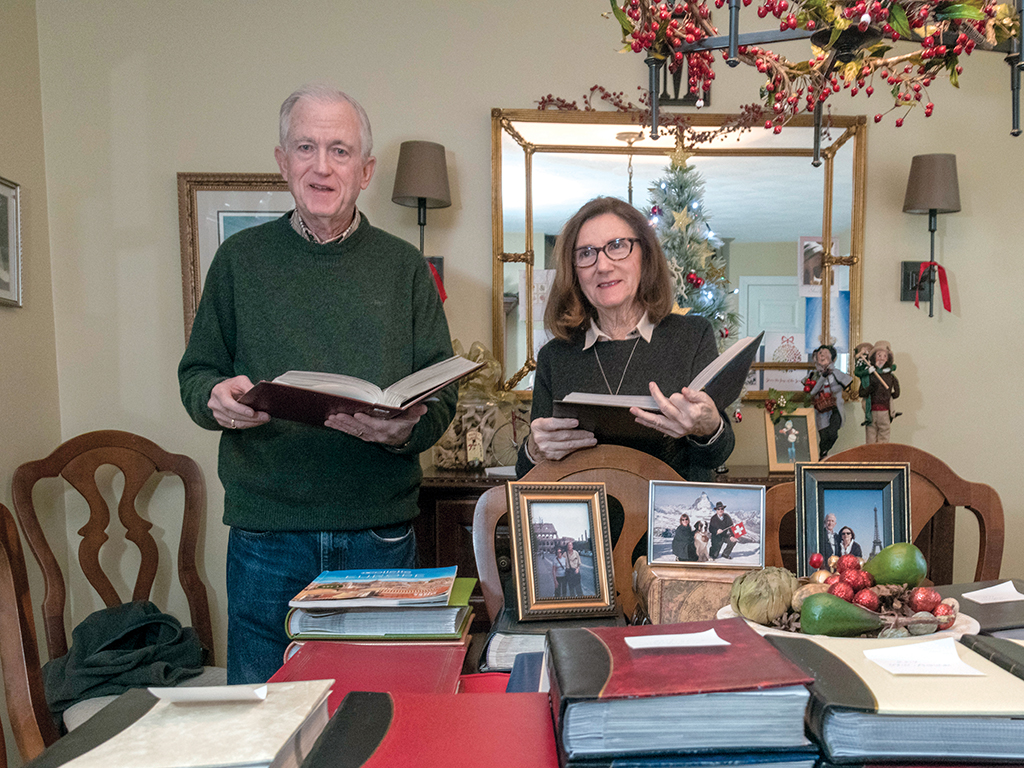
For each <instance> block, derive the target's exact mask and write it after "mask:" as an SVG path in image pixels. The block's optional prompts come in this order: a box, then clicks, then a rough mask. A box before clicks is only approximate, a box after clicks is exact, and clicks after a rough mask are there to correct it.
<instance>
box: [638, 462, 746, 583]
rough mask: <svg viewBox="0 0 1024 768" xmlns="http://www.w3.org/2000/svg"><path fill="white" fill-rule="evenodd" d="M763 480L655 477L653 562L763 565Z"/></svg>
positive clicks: (650, 546)
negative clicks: (741, 481) (742, 482)
mask: <svg viewBox="0 0 1024 768" xmlns="http://www.w3.org/2000/svg"><path fill="white" fill-rule="evenodd" d="M764 498H765V488H764V486H763V485H733V484H731V483H730V484H725V483H688V482H684V481H679V482H670V481H665V480H652V481H651V485H650V494H649V499H650V502H649V507H650V509H649V516H648V522H647V562H648V563H650V564H651V565H678V566H717V567H735V568H748V569H749V568H763V567H764V547H763V546H762V545H761V536H762V534H763V532H764Z"/></svg>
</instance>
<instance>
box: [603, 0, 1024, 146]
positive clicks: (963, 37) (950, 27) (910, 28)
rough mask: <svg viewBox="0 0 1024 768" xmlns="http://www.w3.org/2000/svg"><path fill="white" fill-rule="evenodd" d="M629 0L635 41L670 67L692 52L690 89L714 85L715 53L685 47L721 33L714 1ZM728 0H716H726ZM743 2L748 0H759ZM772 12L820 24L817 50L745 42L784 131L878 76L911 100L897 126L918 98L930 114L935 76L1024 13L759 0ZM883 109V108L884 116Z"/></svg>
mask: <svg viewBox="0 0 1024 768" xmlns="http://www.w3.org/2000/svg"><path fill="white" fill-rule="evenodd" d="M620 1H621V0H610V2H611V6H612V14H613V15H614V17H615V18H616V19H617V20H618V22H619V25H620V26H621V28H622V33H623V41H624V42H625V44H626V49H627V50H632V51H634V52H637V53H644V54H645V55H647V56H652V57H654V58H655V59H658V60H664V61H666V62H668V66H669V69H670V70H671V71H676V70H678V69H679V67H681V66H682V65H683V63H684V62H685V63H686V64H687V71H688V74H689V77H688V81H687V86H688V88H689V90H690V92H691V93H694V94H698V93H699V92H701V91H706V90H708V89H709V88H710V86H711V81H712V80H713V79H714V77H715V73H714V70H713V69H712V64H713V60H714V58H713V55H712V53H711V52H710V51H694V50H692V48H689V49H687V50H685V51H684V50H683V49H684V48H685V47H686V46H691V45H693V44H695V43H700V42H701V41H703V40H706V39H707V38H709V37H712V36H714V35H716V34H717V33H718V30H717V29H716V28H715V27H714V26H713V25H712V24H711V21H710V16H711V12H710V9H709V7H708V5H707V3H705V2H702V1H701V0H685V2H679V3H673V2H651V0H625V2H623V3H622V4H621V5H620ZM725 2H726V0H714V3H715V6H716V7H717V8H722V7H723V6H724V5H725ZM742 2H743V5H746V6H749V5H750V4H751V3H752V0H742ZM769 14H771V15H773V16H775V17H776V18H778V19H779V29H780V30H782V31H785V30H789V29H805V30H809V31H814V32H815V33H816V34H815V36H814V38H813V41H812V51H813V56H812V58H810V59H809V60H807V61H795V62H794V61H789V60H788V59H786V58H784V57H782V56H779V55H778V54H776V53H774V52H773V51H771V50H769V49H767V48H761V47H756V46H740V50H739V60H740V61H741V62H743V63H744V64H748V65H750V66H753V67H756V68H757V70H758V71H759V72H762V73H763V74H765V75H766V76H767V80H766V82H765V83H764V85H763V86H762V87H761V101H762V103H763V106H764V109H765V110H766V111H767V119H766V120H765V121H764V122H765V127H766V128H769V129H773V130H775V132H779V131H781V129H782V126H783V125H784V124H785V123H786V122H787V121H788V120H789V119H791V118H792V117H793V116H795V115H797V114H799V113H800V112H802V111H807V112H813V111H814V109H815V107H816V105H817V104H821V103H824V102H826V101H827V100H828V99H829V98H830V97H832V96H834V95H836V94H838V93H841V92H842V91H847V92H848V93H849V94H850V95H851V96H856V95H857V94H858V93H860V92H861V91H863V92H864V94H865V96H867V97H870V96H871V95H872V94H873V93H874V92H875V85H876V82H877V81H881V82H878V83H877V84H878V85H879V87H882V85H883V84H884V86H886V87H887V88H888V90H889V93H890V94H891V96H892V98H893V101H894V108H902V107H906V108H907V110H906V112H905V113H904V115H903V117H900V118H897V120H896V125H897V126H901V125H902V124H903V119H904V117H906V114H907V113H909V111H910V108H913V107H915V106H917V105H918V104H919V103H923V105H924V114H925V116H926V117H928V116H930V115H931V114H932V112H933V111H934V109H935V105H934V103H933V102H931V101H929V100H927V99H926V98H925V97H926V96H927V88H928V86H929V85H930V84H931V83H932V82H934V81H935V80H936V79H937V78H939V77H948V78H949V80H950V81H951V82H952V84H953V85H954V86H957V85H958V83H959V76H960V74H961V73H962V72H963V65H962V63H961V57H962V56H970V54H971V53H972V52H973V51H974V50H975V48H976V47H978V46H981V47H982V48H983V49H992V48H994V47H995V46H996V45H998V44H1000V43H1002V42H1003V41H1005V40H1007V39H1009V38H1011V37H1016V36H1018V35H1019V34H1020V23H1021V20H1020V17H1019V16H1018V15H1017V13H1016V11H1015V10H1014V8H1013V7H1012V6H1011V5H1009V4H1006V3H996V2H994V0H760V4H759V5H758V7H757V15H758V16H759V17H760V18H767V17H768V15H769ZM900 41H903V42H906V43H909V44H912V45H916V48H915V49H914V50H912V51H909V52H902V53H896V52H894V51H893V50H892V44H895V43H897V42H900ZM724 56H725V54H723V57H724ZM886 111H887V112H889V111H892V110H886ZM882 115H883V113H878V114H876V115H875V121H876V122H878V121H880V120H881V119H882Z"/></svg>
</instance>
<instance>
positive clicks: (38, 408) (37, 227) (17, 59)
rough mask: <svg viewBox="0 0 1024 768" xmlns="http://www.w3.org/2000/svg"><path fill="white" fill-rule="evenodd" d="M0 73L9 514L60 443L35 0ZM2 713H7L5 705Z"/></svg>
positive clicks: (54, 525)
mask: <svg viewBox="0 0 1024 768" xmlns="http://www.w3.org/2000/svg"><path fill="white" fill-rule="evenodd" d="M0 72H2V73H3V76H0V104H2V105H3V108H2V109H0V176H3V177H4V178H6V179H8V180H10V181H13V182H15V183H17V184H19V185H20V187H21V236H22V253H23V261H22V264H23V274H22V285H23V296H22V300H23V306H22V307H20V308H16V307H11V306H0V503H2V504H4V505H5V506H7V507H8V508H10V507H11V487H10V484H11V475H12V474H13V473H14V469H15V468H16V467H17V466H18V465H19V464H22V463H23V462H25V461H28V460H29V459H34V458H38V457H40V456H45V455H46V454H47V453H49V452H50V451H51V450H52V449H53V448H54V446H56V445H57V443H59V442H60V436H61V432H60V410H59V403H60V398H59V393H58V378H57V354H56V342H55V338H54V314H53V293H52V287H51V284H50V243H49V232H48V224H47V213H46V177H45V172H44V163H43V109H42V103H41V99H40V90H39V49H38V44H37V37H36V10H35V3H34V2H33V1H32V0H7V2H5V3H4V6H3V9H2V10H0ZM55 517H56V518H57V519H52V520H50V521H49V524H48V526H47V527H48V530H50V531H54V532H58V533H59V531H61V530H62V529H63V528H64V521H63V514H62V513H60V514H58V515H56V516H55ZM57 541H58V542H60V541H61V539H60V538H58V539H57ZM58 556H60V557H63V554H62V553H59V554H58ZM33 576H34V574H33ZM33 586H35V587H37V588H38V586H39V585H38V584H35V583H34V584H33ZM37 594H40V595H41V594H42V593H41V592H38V593H37ZM0 706H4V707H6V705H5V704H3V703H2V699H0ZM2 719H3V721H4V732H5V735H6V737H7V738H6V741H7V752H8V756H9V758H10V759H11V760H16V758H15V755H16V754H17V749H16V747H15V744H14V740H13V738H12V736H11V732H10V729H9V727H8V726H7V717H6V709H5V710H4V716H3V718H2ZM17 764H19V763H18V762H11V765H17Z"/></svg>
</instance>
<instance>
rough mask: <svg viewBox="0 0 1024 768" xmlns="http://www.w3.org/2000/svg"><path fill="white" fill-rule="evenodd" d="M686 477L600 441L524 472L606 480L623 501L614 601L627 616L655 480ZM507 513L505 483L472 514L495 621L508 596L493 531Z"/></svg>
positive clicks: (542, 477)
mask: <svg viewBox="0 0 1024 768" xmlns="http://www.w3.org/2000/svg"><path fill="white" fill-rule="evenodd" d="M682 479H683V478H682V477H680V476H679V474H678V473H677V472H676V471H675V470H674V469H672V468H671V467H670V466H669V465H668V464H666V463H665V462H663V461H661V460H660V459H656V458H654V457H653V456H651V455H649V454H646V453H641V452H640V451H637V450H634V449H632V448H626V447H625V446H621V445H598V446H596V447H594V448H588V449H586V450H582V451H576V452H575V453H572V454H570V455H569V456H567V457H566V458H564V459H562V460H561V461H544V462H541V463H540V464H538V465H537V466H535V467H534V468H533V469H532V470H530V471H529V472H527V473H526V475H524V476H523V478H522V480H523V482H531V483H556V482H567V483H569V482H571V483H604V484H605V490H606V493H607V495H608V497H609V499H611V498H615V499H617V500H618V501H619V503H620V504H621V505H622V509H623V512H624V514H625V519H624V521H623V526H622V531H621V532H620V533H619V537H618V539H617V540H616V541H615V542H614V543H613V547H612V564H613V567H614V570H615V590H616V592H617V597H616V600H617V601H618V603H619V605H620V606H622V609H623V611H624V612H625V614H626V617H627V618H628V617H630V616H632V615H633V611H634V609H635V608H636V597H635V596H634V594H633V557H632V556H633V550H634V548H635V547H636V545H637V544H638V543H639V542H640V539H642V538H643V536H644V534H646V533H647V518H648V493H649V489H650V481H651V480H675V481H679V480H682ZM507 512H508V501H507V491H506V488H505V487H504V486H498V487H495V488H489V489H488V490H487V491H485V492H484V494H483V495H482V496H481V497H480V498H479V500H478V501H477V504H476V510H475V511H474V514H473V551H474V554H475V556H476V567H477V574H478V576H479V577H480V588H481V590H482V591H483V595H484V603H485V605H486V606H487V614H488V616H489V617H490V618H491V621H494V619H495V618H496V617H497V616H498V614H499V613H500V612H501V609H502V606H503V605H504V602H505V600H504V595H503V593H502V590H501V581H500V578H499V576H498V566H497V562H496V559H495V554H494V533H495V529H496V528H497V525H498V522H499V520H500V519H501V518H502V517H503V516H504V515H505V514H506V513H507Z"/></svg>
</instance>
